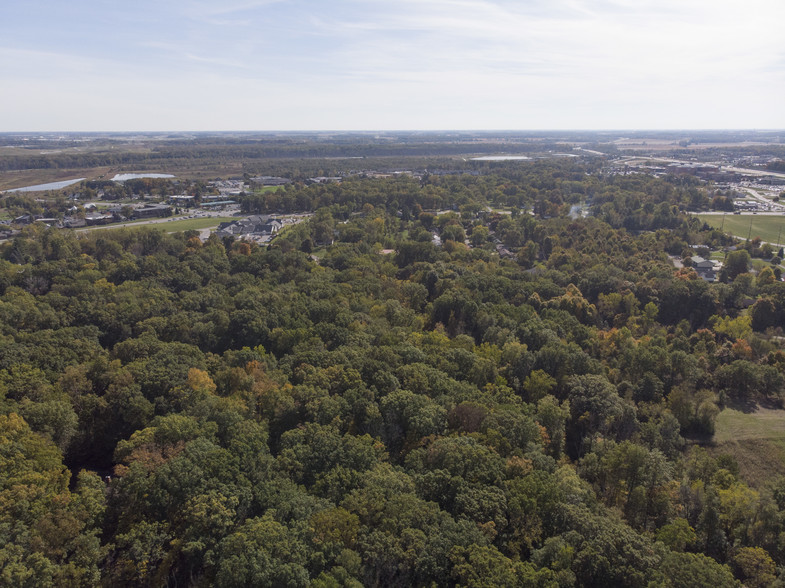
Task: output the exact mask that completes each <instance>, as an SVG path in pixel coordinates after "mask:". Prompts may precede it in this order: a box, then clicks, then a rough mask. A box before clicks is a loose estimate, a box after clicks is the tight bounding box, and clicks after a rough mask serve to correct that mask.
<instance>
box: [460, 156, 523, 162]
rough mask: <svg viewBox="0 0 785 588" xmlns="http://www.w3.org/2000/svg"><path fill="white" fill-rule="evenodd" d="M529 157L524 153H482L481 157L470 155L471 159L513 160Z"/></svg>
mask: <svg viewBox="0 0 785 588" xmlns="http://www.w3.org/2000/svg"><path fill="white" fill-rule="evenodd" d="M523 159H531V157H526V156H525V155H483V156H482V157H472V161H515V160H523Z"/></svg>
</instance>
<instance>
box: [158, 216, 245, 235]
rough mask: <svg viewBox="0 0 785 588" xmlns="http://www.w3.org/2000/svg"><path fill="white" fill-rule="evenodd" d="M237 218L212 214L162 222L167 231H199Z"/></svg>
mask: <svg viewBox="0 0 785 588" xmlns="http://www.w3.org/2000/svg"><path fill="white" fill-rule="evenodd" d="M234 220H237V217H236V216H211V217H209V218H187V219H183V220H179V221H172V222H170V223H162V228H164V229H166V230H167V232H170V233H173V232H178V231H198V230H200V229H211V228H213V227H217V226H218V225H220V224H221V223H225V222H227V221H234Z"/></svg>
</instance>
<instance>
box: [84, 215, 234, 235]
mask: <svg viewBox="0 0 785 588" xmlns="http://www.w3.org/2000/svg"><path fill="white" fill-rule="evenodd" d="M233 220H237V217H236V216H211V217H204V218H185V219H182V220H172V221H167V222H156V223H151V222H150V221H148V220H139V221H130V222H126V223H122V224H117V225H103V226H97V227H89V228H87V229H83V230H85V231H97V230H102V231H108V230H110V229H113V228H114V229H121V228H129V229H133V228H138V227H152V228H154V229H161V230H162V231H166V232H167V233H177V232H180V231H198V230H201V229H211V228H213V227H217V226H218V225H219V224H221V223H223V222H226V221H233Z"/></svg>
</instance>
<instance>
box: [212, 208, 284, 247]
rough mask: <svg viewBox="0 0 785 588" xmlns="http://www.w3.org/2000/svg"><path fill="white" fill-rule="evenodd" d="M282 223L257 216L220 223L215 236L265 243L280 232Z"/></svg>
mask: <svg viewBox="0 0 785 588" xmlns="http://www.w3.org/2000/svg"><path fill="white" fill-rule="evenodd" d="M281 227H283V222H282V221H281V220H280V219H278V218H276V217H273V216H269V215H262V214H257V215H253V216H249V217H246V218H242V219H238V220H236V221H230V222H225V223H221V224H220V225H218V229H217V230H216V231H215V234H216V235H218V237H220V238H224V237H234V238H235V239H242V240H245V241H255V242H257V243H266V242H268V241H269V240H270V239H272V238H273V236H274V235H275V234H276V233H277V232H278V231H280V230H281Z"/></svg>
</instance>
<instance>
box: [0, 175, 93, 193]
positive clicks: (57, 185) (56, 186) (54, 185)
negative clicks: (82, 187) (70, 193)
mask: <svg viewBox="0 0 785 588" xmlns="http://www.w3.org/2000/svg"><path fill="white" fill-rule="evenodd" d="M82 180H84V178H76V179H75V180H62V181H60V182H49V183H48V184H36V185H35V186H25V187H24V188H14V189H13V190H6V192H43V191H44V190H60V189H61V188H65V187H66V186H70V185H71V184H77V183H79V182H81V181H82Z"/></svg>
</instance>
